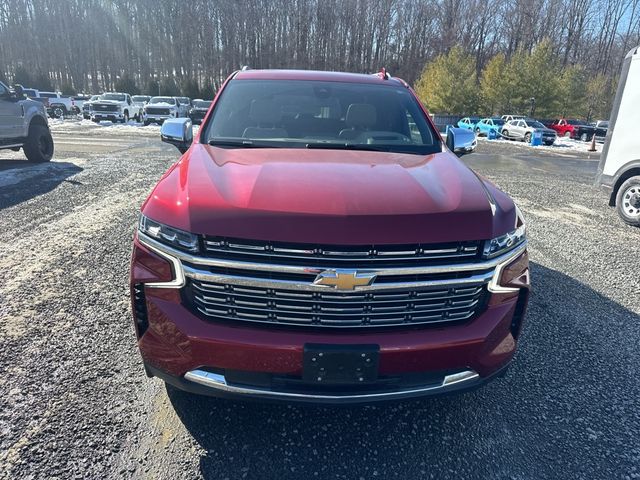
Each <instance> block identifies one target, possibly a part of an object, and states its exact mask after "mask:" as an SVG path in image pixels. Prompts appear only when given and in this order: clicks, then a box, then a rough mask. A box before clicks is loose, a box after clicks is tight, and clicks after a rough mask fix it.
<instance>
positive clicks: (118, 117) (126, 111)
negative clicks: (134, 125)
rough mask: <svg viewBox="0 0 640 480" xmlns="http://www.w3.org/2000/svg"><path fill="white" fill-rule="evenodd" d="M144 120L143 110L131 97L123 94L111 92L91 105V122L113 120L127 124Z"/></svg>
mask: <svg viewBox="0 0 640 480" xmlns="http://www.w3.org/2000/svg"><path fill="white" fill-rule="evenodd" d="M141 118H142V108H140V107H139V106H137V105H135V104H134V103H133V101H132V100H131V95H129V94H128V93H121V92H109V93H105V94H103V95H101V96H100V100H98V101H96V102H92V103H91V120H93V121H94V122H99V121H100V120H111V121H112V122H122V123H127V122H128V121H129V120H131V119H133V120H135V121H136V122H137V121H139V120H140V119H141Z"/></svg>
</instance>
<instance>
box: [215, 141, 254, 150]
mask: <svg viewBox="0 0 640 480" xmlns="http://www.w3.org/2000/svg"><path fill="white" fill-rule="evenodd" d="M209 145H213V146H216V147H244V148H252V147H256V146H257V145H255V144H254V143H253V142H252V141H251V140H215V139H214V140H209Z"/></svg>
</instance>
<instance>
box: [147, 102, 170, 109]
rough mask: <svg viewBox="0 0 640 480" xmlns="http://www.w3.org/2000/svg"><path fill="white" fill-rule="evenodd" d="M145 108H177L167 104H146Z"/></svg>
mask: <svg viewBox="0 0 640 480" xmlns="http://www.w3.org/2000/svg"><path fill="white" fill-rule="evenodd" d="M145 107H171V108H178V106H177V105H174V104H173V103H167V102H159V103H147V104H146V105H145Z"/></svg>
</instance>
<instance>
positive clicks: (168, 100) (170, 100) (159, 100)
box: [149, 97, 176, 105]
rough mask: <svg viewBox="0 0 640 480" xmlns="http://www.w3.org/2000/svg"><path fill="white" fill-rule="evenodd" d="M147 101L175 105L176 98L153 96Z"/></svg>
mask: <svg viewBox="0 0 640 480" xmlns="http://www.w3.org/2000/svg"><path fill="white" fill-rule="evenodd" d="M149 103H168V104H170V105H175V104H176V99H175V98H173V97H153V98H152V99H151V100H149Z"/></svg>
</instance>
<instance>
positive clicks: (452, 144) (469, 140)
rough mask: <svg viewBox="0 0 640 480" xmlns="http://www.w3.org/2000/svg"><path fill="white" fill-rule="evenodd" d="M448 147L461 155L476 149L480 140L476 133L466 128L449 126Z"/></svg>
mask: <svg viewBox="0 0 640 480" xmlns="http://www.w3.org/2000/svg"><path fill="white" fill-rule="evenodd" d="M446 143H447V147H448V148H449V150H451V151H452V152H453V153H455V154H456V155H458V156H459V157H461V156H462V155H465V154H467V153H471V152H473V151H474V150H475V148H476V145H477V144H478V141H477V140H476V134H475V133H473V131H471V130H467V129H466V128H453V127H451V128H449V129H448V130H447V140H446Z"/></svg>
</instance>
